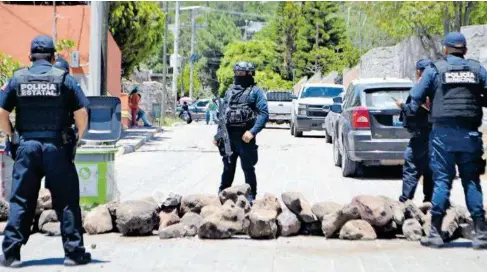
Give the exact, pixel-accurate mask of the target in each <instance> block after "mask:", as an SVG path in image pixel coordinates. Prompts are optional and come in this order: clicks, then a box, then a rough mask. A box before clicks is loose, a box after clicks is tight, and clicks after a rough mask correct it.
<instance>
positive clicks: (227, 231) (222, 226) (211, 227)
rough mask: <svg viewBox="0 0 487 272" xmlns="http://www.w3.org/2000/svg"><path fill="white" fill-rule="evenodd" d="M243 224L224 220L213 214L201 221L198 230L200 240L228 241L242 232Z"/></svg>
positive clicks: (219, 215)
mask: <svg viewBox="0 0 487 272" xmlns="http://www.w3.org/2000/svg"><path fill="white" fill-rule="evenodd" d="M242 225H243V222H232V221H228V220H224V219H223V218H222V216H221V214H213V215H211V216H208V217H207V218H205V219H204V220H203V224H202V225H201V227H200V228H199V230H198V236H199V237H200V238H202V239H228V238H231V237H232V236H233V235H235V234H237V233H238V232H240V231H241V230H242Z"/></svg>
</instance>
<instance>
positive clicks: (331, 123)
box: [325, 93, 344, 143]
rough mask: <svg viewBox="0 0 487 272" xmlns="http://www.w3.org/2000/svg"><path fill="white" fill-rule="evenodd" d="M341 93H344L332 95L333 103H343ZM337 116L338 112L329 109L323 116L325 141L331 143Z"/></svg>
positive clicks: (338, 115)
mask: <svg viewBox="0 0 487 272" xmlns="http://www.w3.org/2000/svg"><path fill="white" fill-rule="evenodd" d="M343 94H344V93H341V94H340V96H337V97H333V104H334V105H335V104H342V103H343ZM339 117H340V114H339V113H336V112H332V111H329V112H328V114H327V115H326V117H325V140H326V142H327V143H331V142H332V140H333V134H335V130H336V124H337V123H338V118H339Z"/></svg>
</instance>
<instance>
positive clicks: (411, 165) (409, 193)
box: [399, 129, 433, 202]
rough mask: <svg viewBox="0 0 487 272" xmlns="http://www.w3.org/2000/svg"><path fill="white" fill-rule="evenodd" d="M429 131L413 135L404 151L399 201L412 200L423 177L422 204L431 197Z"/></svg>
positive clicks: (425, 130)
mask: <svg viewBox="0 0 487 272" xmlns="http://www.w3.org/2000/svg"><path fill="white" fill-rule="evenodd" d="M430 132H431V129H422V130H420V131H417V132H416V133H414V135H413V137H412V138H411V140H409V144H408V146H407V148H406V151H404V166H403V172H402V195H401V196H400V197H399V201H401V202H405V201H406V200H408V199H413V197H414V193H415V192H416V187H417V186H418V182H419V178H420V177H421V176H423V194H424V199H423V202H430V201H431V197H432V195H433V179H432V177H431V170H430V167H429V162H430V159H429V135H430Z"/></svg>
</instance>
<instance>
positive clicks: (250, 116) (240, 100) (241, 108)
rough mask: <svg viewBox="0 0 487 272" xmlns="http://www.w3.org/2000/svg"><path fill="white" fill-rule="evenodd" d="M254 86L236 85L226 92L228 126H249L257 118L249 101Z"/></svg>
mask: <svg viewBox="0 0 487 272" xmlns="http://www.w3.org/2000/svg"><path fill="white" fill-rule="evenodd" d="M252 89H253V86H250V87H247V88H245V89H244V88H242V87H241V86H239V85H235V86H233V87H232V88H230V89H229V90H228V91H227V93H226V94H225V106H226V107H225V115H226V121H227V126H229V127H247V126H249V125H250V123H252V122H253V121H254V120H255V113H254V110H252V108H251V106H250V102H249V97H250V94H251V92H252Z"/></svg>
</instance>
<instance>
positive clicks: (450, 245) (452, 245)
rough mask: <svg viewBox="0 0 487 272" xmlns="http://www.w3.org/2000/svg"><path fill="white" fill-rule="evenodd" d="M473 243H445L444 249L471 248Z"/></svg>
mask: <svg viewBox="0 0 487 272" xmlns="http://www.w3.org/2000/svg"><path fill="white" fill-rule="evenodd" d="M471 247H472V242H449V243H445V245H444V246H443V247H442V248H471Z"/></svg>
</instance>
